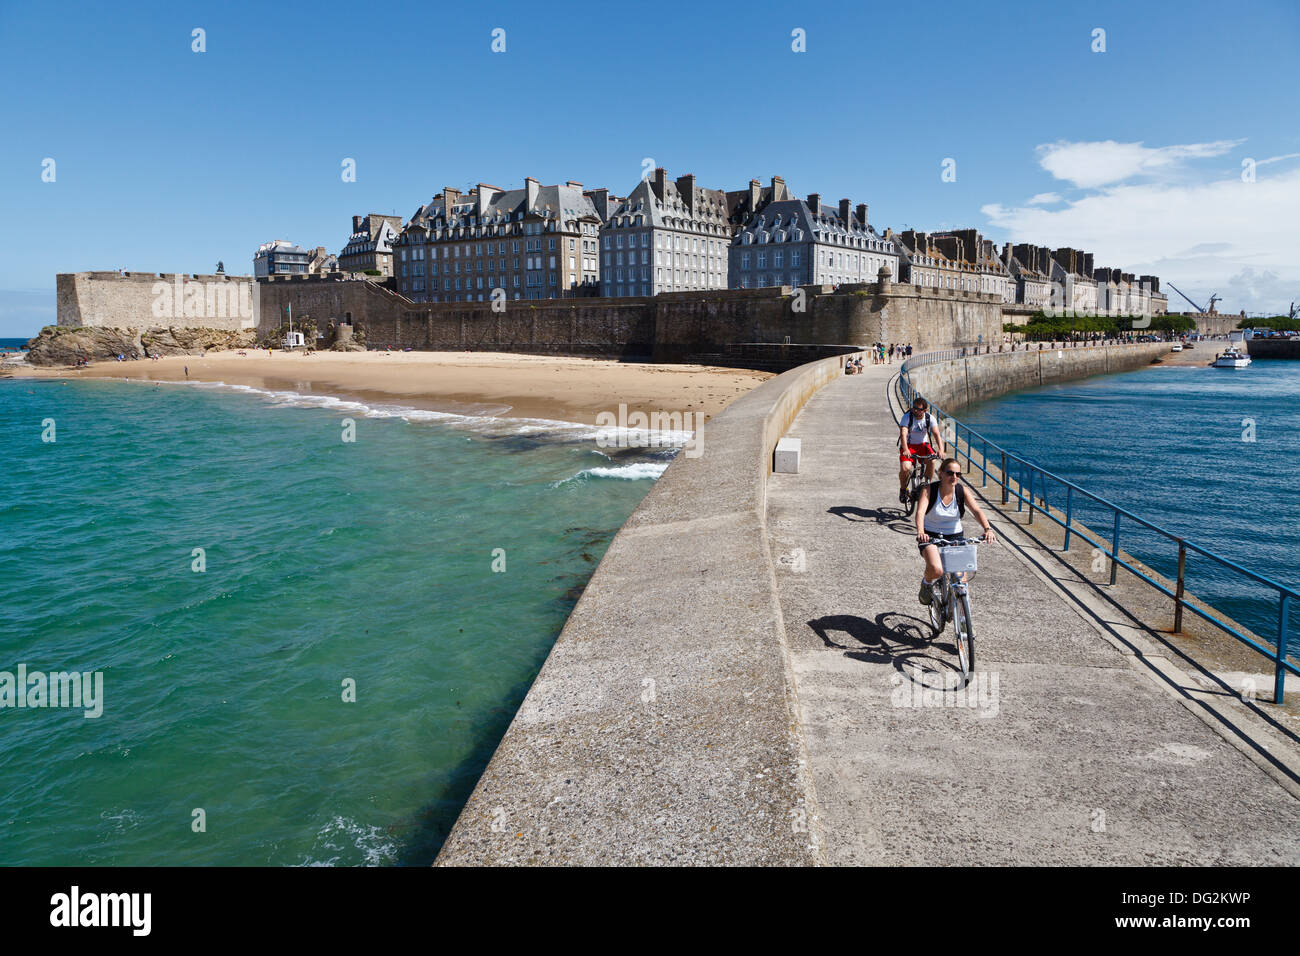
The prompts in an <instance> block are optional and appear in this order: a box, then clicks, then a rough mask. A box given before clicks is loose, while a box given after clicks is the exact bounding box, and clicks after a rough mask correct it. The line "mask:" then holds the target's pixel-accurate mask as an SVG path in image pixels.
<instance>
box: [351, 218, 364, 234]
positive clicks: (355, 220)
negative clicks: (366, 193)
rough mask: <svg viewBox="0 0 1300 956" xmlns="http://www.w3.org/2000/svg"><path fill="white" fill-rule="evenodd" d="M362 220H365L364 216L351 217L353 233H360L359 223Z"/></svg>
mask: <svg viewBox="0 0 1300 956" xmlns="http://www.w3.org/2000/svg"><path fill="white" fill-rule="evenodd" d="M364 218H365V217H364V216H353V217H352V231H353V232H360V231H361V221H362V220H363V219H364Z"/></svg>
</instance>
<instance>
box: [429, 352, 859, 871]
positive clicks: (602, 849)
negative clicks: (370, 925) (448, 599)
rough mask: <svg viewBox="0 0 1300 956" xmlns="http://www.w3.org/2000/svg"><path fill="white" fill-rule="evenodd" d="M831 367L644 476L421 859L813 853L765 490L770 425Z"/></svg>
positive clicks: (733, 860) (764, 392) (681, 859)
mask: <svg viewBox="0 0 1300 956" xmlns="http://www.w3.org/2000/svg"><path fill="white" fill-rule="evenodd" d="M841 369H842V359H840V358H832V359H825V360H823V361H821V362H815V363H812V364H810V365H806V366H803V367H801V368H799V369H795V370H792V371H790V372H787V373H785V374H784V375H780V376H777V377H776V378H773V379H769V380H768V381H767V382H764V383H763V384H762V385H760V386H759V387H758V388H756V389H755V390H754V391H752V392H750V393H749V394H747V395H745V396H744V397H742V398H740V399H738V400H737V401H735V402H733V403H732V404H731V405H729V406H728V407H727V409H726V410H725V411H724V412H723V413H722V414H721V415H719V416H718V417H717V418H715V419H713V420H712V421H711V422H709V423H708V425H707V426H706V427H705V429H704V432H703V453H702V454H701V455H700V456H699V457H698V458H687V457H685V456H678V457H677V459H676V460H674V461H673V463H672V464H671V465H670V466H669V468H668V469H667V471H665V472H664V475H663V476H662V477H661V478H660V479H659V480H658V481H657V482H656V483H655V486H654V488H653V489H652V490H651V491H650V493H649V495H647V496H646V498H645V500H644V501H643V502H642V503H641V505H640V507H638V508H637V510H636V511H635V512H634V513H633V514H632V516H631V517H630V518H629V519H628V521H627V522H626V523H625V524H624V526H623V528H622V529H621V530H620V531H619V533H618V535H617V536H616V537H615V538H614V541H613V542H612V543H611V544H610V547H609V550H608V551H607V552H606V554H605V556H604V558H603V560H602V561H601V563H600V566H599V567H598V568H597V569H596V573H595V574H594V575H593V576H592V578H591V581H590V582H589V583H588V585H587V588H586V590H585V591H584V592H583V595H582V598H581V599H580V600H579V602H578V604H577V606H576V607H575V608H574V610H573V613H572V614H571V615H570V616H569V620H568V622H567V623H566V624H565V627H564V630H563V632H562V633H561V634H560V637H559V639H558V640H557V641H556V644H555V647H554V648H553V649H552V651H551V653H550V656H549V657H548V658H547V660H546V663H545V665H544V666H543V667H542V670H541V672H540V673H539V674H538V676H537V680H536V681H535V682H534V684H533V686H532V688H531V689H530V690H529V692H528V695H527V696H526V697H525V699H524V702H523V704H522V705H521V707H520V709H519V712H518V714H516V716H515V719H514V721H513V722H512V723H511V725H510V727H509V729H508V730H507V732H506V735H505V737H504V738H503V739H502V741H501V744H500V745H499V746H498V748H497V751H496V753H495V754H494V755H493V757H492V760H491V762H490V763H489V764H488V767H487V769H486V770H485V771H484V773H483V776H482V777H481V778H480V780H479V783H478V785H477V786H476V787H475V790H474V793H473V794H472V795H471V796H470V799H469V801H468V802H467V804H466V806H465V808H464V810H463V811H462V812H461V815H460V818H459V819H458V820H457V822H456V826H455V828H454V829H453V830H452V832H451V834H450V836H449V837H448V839H447V842H446V844H445V845H444V846H443V849H442V852H441V853H440V854H439V856H438V863H439V864H441V865H457V864H520V863H538V864H610V863H621V864H712V863H716V864H764V865H779V864H810V863H817V862H820V859H821V857H820V849H819V845H820V844H819V840H818V836H817V833H816V830H815V827H810V826H806V825H805V821H811V820H812V819H813V818H814V817H816V809H815V807H813V806H812V805H811V802H810V793H809V788H808V779H807V773H806V763H805V759H804V755H803V750H802V742H801V740H800V737H799V729H798V728H799V722H798V719H797V716H796V715H795V712H794V709H793V707H794V698H793V693H792V684H791V678H790V673H789V665H788V659H787V655H786V650H785V645H784V630H783V627H782V623H781V618H780V608H779V606H778V604H777V600H776V584H775V579H774V572H773V568H772V558H771V555H770V553H769V552H768V548H767V533H766V530H765V527H764V517H765V510H764V501H765V494H766V488H767V484H766V480H767V475H768V473H769V472H770V470H771V462H772V449H773V448H774V446H775V445H776V441H777V439H778V438H780V436H781V435H782V434H783V433H784V432H785V430H786V427H787V426H788V424H789V422H790V421H791V420H793V418H794V416H795V415H797V414H798V411H799V408H800V407H802V405H803V403H804V401H806V400H807V398H808V397H809V396H810V395H812V394H813V393H815V392H816V391H817V389H818V388H820V387H821V386H822V385H823V384H824V383H825V382H827V381H831V380H835V379H838V378H840V377H841V376H842V370H841Z"/></svg>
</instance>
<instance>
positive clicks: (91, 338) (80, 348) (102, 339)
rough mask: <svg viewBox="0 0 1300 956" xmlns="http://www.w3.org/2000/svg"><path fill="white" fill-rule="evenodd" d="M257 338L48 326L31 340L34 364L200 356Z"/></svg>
mask: <svg viewBox="0 0 1300 956" xmlns="http://www.w3.org/2000/svg"><path fill="white" fill-rule="evenodd" d="M255 341H256V333H255V332H254V331H253V330H252V329H242V330H240V331H225V330H222V329H176V328H157V329H144V330H140V329H109V328H99V327H94V328H90V327H68V326H60V325H47V326H46V327H45V328H43V329H41V333H40V335H38V336H36V338H34V339H32V340H31V341H30V342H28V343H27V348H28V350H29V351H28V353H27V361H28V362H29V363H30V364H32V365H44V366H49V365H76V364H77V363H78V362H81V361H87V362H95V361H111V360H113V359H116V358H117V357H118V356H119V355H120V356H123V357H124V358H127V359H139V358H147V357H150V356H154V355H160V356H161V355H198V354H200V353H201V352H204V351H208V350H217V349H236V348H247V347H249V346H251V345H253V344H254V342H255Z"/></svg>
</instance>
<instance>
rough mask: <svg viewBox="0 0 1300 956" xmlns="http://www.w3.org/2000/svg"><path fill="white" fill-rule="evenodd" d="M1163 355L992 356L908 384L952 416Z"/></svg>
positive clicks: (1160, 349)
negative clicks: (1024, 391)
mask: <svg viewBox="0 0 1300 956" xmlns="http://www.w3.org/2000/svg"><path fill="white" fill-rule="evenodd" d="M1168 354H1169V343H1167V342H1150V343H1142V344H1134V345H1096V346H1091V347H1088V346H1084V347H1080V348H1060V349H1043V350H1041V351H1040V350H1038V349H1031V350H1030V351H1028V352H992V353H990V354H986V355H972V356H971V357H970V358H958V359H953V360H951V361H948V362H936V363H935V364H933V365H923V366H921V367H920V368H918V369H916V370H915V371H914V372H912V373H911V379H912V385H913V386H914V387H915V388H917V389H918V390H920V392H921V394H923V395H924V396H925V397H926V398H928V399H929V400H930V402H931V403H932V404H934V405H938V406H939V407H940V408H942V409H944V410H945V411H949V412H951V411H956V410H957V409H958V408H961V407H962V406H963V405H969V404H971V403H972V402H982V401H984V400H986V399H989V398H996V397H997V396H999V395H1005V394H1006V393H1007V392H1014V391H1018V390H1019V389H1022V388H1037V387H1038V386H1040V385H1048V384H1050V383H1052V382H1065V381H1069V380H1070V379H1075V378H1086V377H1087V376H1090V375H1104V374H1106V373H1108V372H1127V371H1130V370H1132V369H1135V368H1142V367H1143V366H1145V365H1149V364H1151V363H1152V362H1153V361H1155V360H1156V359H1157V358H1159V357H1160V356H1162V355H1168Z"/></svg>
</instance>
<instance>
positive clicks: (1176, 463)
mask: <svg viewBox="0 0 1300 956" xmlns="http://www.w3.org/2000/svg"><path fill="white" fill-rule="evenodd" d="M1205 358H1206V361H1209V360H1210V358H1212V352H1207V354H1206V356H1205ZM959 417H960V418H961V419H962V420H963V421H965V422H966V423H967V424H969V425H971V427H973V428H974V429H975V430H976V431H978V432H980V433H981V434H983V435H985V436H986V437H988V438H989V439H990V440H992V441H996V442H998V443H1000V444H1002V445H1004V446H1005V447H1007V448H1010V449H1012V450H1015V451H1017V452H1019V453H1020V454H1021V455H1023V456H1024V457H1027V458H1029V459H1030V460H1031V461H1033V462H1035V463H1036V464H1038V465H1040V466H1042V467H1044V468H1046V469H1047V470H1048V471H1051V472H1054V473H1056V474H1058V475H1060V476H1062V477H1064V478H1066V479H1068V480H1070V481H1073V482H1075V483H1076V484H1078V485H1080V486H1082V487H1084V488H1087V489H1088V490H1090V491H1092V492H1094V493H1096V494H1099V495H1101V496H1102V497H1103V498H1107V499H1109V500H1110V501H1112V502H1114V503H1115V504H1117V505H1119V506H1121V507H1123V508H1125V509H1127V510H1129V511H1132V512H1133V513H1135V514H1137V515H1140V516H1142V517H1144V518H1146V519H1147V520H1149V521H1151V522H1152V523H1153V524H1156V525H1158V526H1160V527H1162V528H1164V529H1165V530H1167V531H1169V532H1171V533H1173V534H1176V535H1181V536H1183V537H1185V538H1186V539H1188V540H1189V541H1193V542H1195V543H1196V544H1198V545H1201V546H1203V547H1206V548H1209V549H1210V550H1212V551H1214V552H1216V553H1218V554H1221V555H1222V556H1224V557H1226V558H1228V559H1229V560H1231V561H1234V562H1236V563H1238V564H1240V565H1242V566H1244V567H1246V568H1248V569H1250V570H1252V571H1255V572H1258V573H1260V574H1263V575H1265V576H1267V577H1271V578H1272V579H1274V580H1275V581H1277V582H1278V583H1280V584H1283V585H1286V586H1288V587H1292V588H1297V589H1300V560H1297V558H1298V556H1300V555H1298V552H1297V550H1296V546H1297V544H1298V543H1300V492H1298V491H1297V477H1296V468H1297V462H1298V461H1300V362H1294V361H1255V362H1254V363H1253V364H1251V365H1250V366H1249V367H1248V368H1245V369H1214V368H1205V367H1196V366H1181V367H1180V366H1153V367H1150V368H1146V369H1142V370H1140V371H1135V372H1127V373H1124V374H1121V375H1107V376H1100V377H1097V378H1090V379H1084V380H1081V381H1076V382H1066V383H1063V384H1061V385H1055V386H1049V387H1046V388H1039V389H1033V390H1030V391H1025V392H1016V393H1013V394H1010V395H1006V396H1003V397H1002V398H998V399H995V400H993V401H989V402H982V403H980V404H978V405H974V406H971V407H970V408H967V409H964V410H963V411H962V412H960V413H959ZM1252 437H1253V439H1254V440H1253V441H1250V440H1248V439H1250V438H1252ZM970 480H972V481H974V482H975V483H977V484H978V482H979V477H978V472H976V474H975V475H973V476H972V478H971V479H970ZM1047 491H1048V494H1049V503H1050V504H1052V505H1053V506H1055V507H1063V505H1064V490H1063V489H1062V488H1060V487H1059V486H1054V485H1052V484H1049V485H1048V487H1047ZM1039 493H1040V494H1041V489H1039ZM1076 506H1077V507H1076V514H1077V515H1078V516H1079V518H1080V520H1082V521H1083V522H1084V523H1085V524H1087V525H1088V526H1089V527H1091V528H1092V529H1093V530H1094V531H1096V532H1098V533H1100V534H1103V535H1107V536H1109V534H1110V532H1111V530H1112V521H1113V518H1112V517H1111V516H1110V515H1109V514H1108V513H1104V512H1103V511H1102V510H1101V509H1099V508H1097V507H1096V506H1089V505H1087V504H1083V505H1079V503H1078V501H1077V499H1076ZM1120 535H1121V538H1120V547H1121V548H1124V549H1125V550H1127V551H1129V552H1131V553H1133V554H1134V555H1136V556H1137V557H1138V558H1139V559H1140V560H1142V561H1144V562H1146V563H1148V564H1150V565H1151V566H1152V567H1154V568H1155V569H1156V570H1158V571H1160V572H1161V573H1162V574H1166V575H1169V576H1173V575H1174V574H1176V572H1177V567H1178V563H1177V558H1178V551H1177V545H1176V544H1169V543H1167V542H1165V541H1163V540H1162V539H1160V538H1159V537H1158V536H1157V535H1154V534H1151V533H1150V532H1146V531H1144V530H1143V529H1141V528H1140V526H1137V525H1136V524H1135V523H1133V522H1122V523H1121V530H1120ZM1187 589H1188V590H1189V591H1191V592H1192V593H1193V594H1195V595H1196V596H1197V597H1200V598H1201V599H1203V600H1205V601H1207V602H1208V603H1210V604H1211V605H1212V606H1214V607H1217V608H1219V609H1221V610H1222V611H1224V612H1225V613H1227V614H1228V615H1230V616H1232V617H1234V618H1236V619H1237V620H1239V621H1241V622H1242V623H1244V624H1246V625H1247V626H1248V627H1250V628H1251V629H1252V630H1254V631H1255V632H1256V633H1257V634H1260V635H1261V636H1265V637H1267V638H1269V640H1270V641H1273V640H1275V638H1276V635H1277V631H1278V612H1279V607H1278V600H1277V598H1276V596H1275V595H1276V592H1275V591H1272V590H1270V589H1267V588H1264V587H1263V586H1261V585H1258V584H1254V583H1252V582H1250V581H1249V580H1247V579H1244V578H1242V577H1241V576H1239V575H1235V574H1231V573H1228V572H1226V571H1223V570H1221V569H1220V568H1219V567H1217V566H1216V565H1215V564H1213V563H1212V562H1210V561H1209V560H1207V559H1205V558H1203V557H1199V556H1197V555H1195V554H1191V553H1189V555H1188V563H1187ZM1295 603H1300V602H1295ZM1171 605H1172V602H1171ZM1290 619H1291V622H1292V632H1291V633H1292V639H1293V640H1294V639H1295V637H1296V636H1297V635H1298V634H1300V631H1296V630H1295V628H1296V626H1297V623H1300V607H1293V609H1292V612H1291V614H1290ZM1297 643H1300V642H1297ZM1288 651H1289V653H1290V655H1291V656H1292V657H1296V656H1297V655H1300V647H1297V646H1294V645H1292V646H1290V647H1289V648H1288ZM1260 660H1261V663H1262V664H1263V665H1266V664H1267V662H1266V661H1265V659H1264V658H1263V657H1261V658H1260ZM1261 669H1267V667H1266V666H1265V667H1261Z"/></svg>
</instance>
